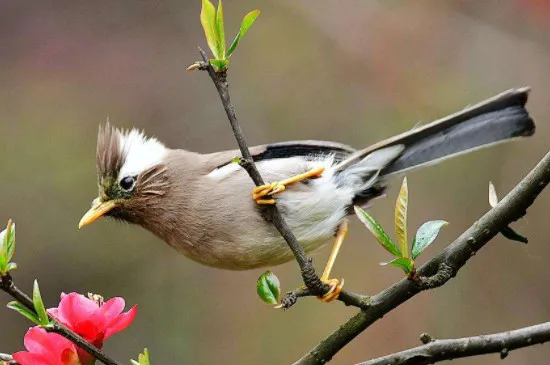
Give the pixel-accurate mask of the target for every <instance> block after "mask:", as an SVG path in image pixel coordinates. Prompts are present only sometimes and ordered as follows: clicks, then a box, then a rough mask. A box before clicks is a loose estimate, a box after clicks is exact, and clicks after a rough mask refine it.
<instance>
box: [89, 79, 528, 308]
mask: <svg viewBox="0 0 550 365" xmlns="http://www.w3.org/2000/svg"><path fill="white" fill-rule="evenodd" d="M529 92H530V89H529V88H528V87H521V88H515V89H510V90H507V91H505V92H503V93H500V94H498V95H496V96H494V97H492V98H489V99H487V100H485V101H483V102H480V103H478V104H475V105H472V106H468V107H466V108H464V109H462V110H460V111H458V112H456V113H454V114H451V115H449V116H447V117H444V118H442V119H439V120H436V121H434V122H432V123H429V124H426V125H421V126H415V128H413V129H411V130H408V131H406V132H404V133H402V134H399V135H396V136H393V137H391V138H388V139H385V140H383V141H381V142H378V143H375V144H373V145H370V146H369V147H366V148H363V149H354V148H352V147H350V146H348V145H346V144H342V143H338V142H330V141H315V140H306V141H288V142H279V143H271V144H266V145H259V146H254V147H251V148H250V153H251V155H252V157H253V160H254V161H255V164H256V166H257V168H258V171H259V172H260V174H261V175H262V177H263V178H264V180H265V181H268V182H270V183H267V184H265V185H264V186H260V187H255V186H254V184H253V182H252V180H251V179H250V178H249V176H248V174H247V172H246V171H245V170H244V169H243V168H242V167H241V166H240V165H239V164H238V163H235V158H239V157H240V156H241V154H240V152H239V150H230V151H222V152H214V153H207V154H201V153H196V152H191V151H188V150H184V149H170V148H168V147H166V146H165V145H164V144H163V143H162V142H160V141H159V140H158V139H156V138H154V137H148V136H146V135H145V134H144V133H143V132H142V131H139V130H137V129H131V130H124V129H119V128H116V127H115V126H113V125H111V124H110V123H109V121H107V122H106V123H105V124H104V125H100V127H99V133H98V139H97V151H96V163H97V184H98V197H97V198H95V199H94V200H93V202H92V207H91V208H90V210H89V211H88V212H87V213H86V214H85V215H84V216H83V217H82V219H81V220H80V223H79V228H81V227H83V226H86V225H88V224H90V223H92V222H94V221H96V220H97V219H98V218H100V217H103V216H107V217H112V218H115V219H117V220H122V221H125V222H128V223H132V224H137V225H140V226H142V227H143V228H145V229H147V230H149V231H150V232H152V233H153V234H154V235H156V236H158V237H159V238H160V239H161V240H163V241H165V242H166V243H167V244H168V245H170V246H171V247H173V248H174V249H176V250H177V251H178V252H180V253H182V254H183V255H185V256H187V257H188V258H190V259H192V260H194V261H196V262H199V263H201V264H203V265H207V266H211V267H214V268H220V269H228V270H251V269H256V268H261V267H271V266H276V265H279V264H282V263H285V262H288V261H290V260H292V259H293V257H294V256H293V254H292V252H291V250H290V249H289V246H288V245H287V243H286V241H285V240H284V239H283V237H282V236H281V235H280V234H279V232H278V231H277V230H276V229H275V228H274V227H273V226H272V224H271V223H269V222H268V221H267V220H266V219H265V215H264V214H263V211H264V210H265V206H264V205H266V204H268V205H270V204H275V205H276V206H277V208H278V210H279V212H280V213H281V215H282V217H283V218H284V219H285V221H286V222H287V224H288V226H289V228H290V229H291V231H292V232H293V233H294V235H295V236H296V238H297V240H298V242H299V243H300V244H301V245H302V247H303V248H304V250H305V251H306V252H308V253H310V252H312V251H315V250H317V249H319V248H320V247H322V246H324V245H325V244H326V243H328V242H330V241H331V240H334V242H335V243H334V245H333V250H332V252H331V255H330V259H329V262H328V263H327V265H326V267H325V270H324V272H323V275H322V276H321V280H323V281H324V282H325V283H327V284H329V285H330V288H331V290H329V293H327V294H325V296H323V297H321V298H320V299H321V300H323V301H331V300H334V299H336V298H337V297H338V294H339V292H340V291H341V287H342V285H343V279H334V278H330V272H331V269H332V266H333V265H334V260H335V259H336V254H337V253H338V251H339V249H340V247H341V245H342V242H343V240H344V237H345V235H346V232H347V225H348V217H349V216H351V215H352V214H353V212H354V209H353V208H354V206H367V205H369V202H371V201H372V200H373V199H375V198H377V197H380V196H383V195H384V191H385V189H386V187H387V186H388V184H389V183H390V182H391V180H392V179H393V178H395V177H396V176H402V175H403V174H405V173H408V172H409V171H412V170H415V169H418V168H421V167H426V166H429V165H433V164H435V163H439V162H442V161H445V160H446V159H448V158H451V157H455V156H458V155H461V154H464V153H468V152H472V151H474V150H477V149H480V148H482V147H488V146H492V145H495V144H498V143H501V142H506V141H510V140H515V139H519V138H521V137H527V136H531V135H533V134H534V132H535V124H534V121H533V119H532V118H531V117H530V115H529V113H528V111H527V109H526V107H525V105H526V103H527V99H528V95H529ZM335 237H336V238H335Z"/></svg>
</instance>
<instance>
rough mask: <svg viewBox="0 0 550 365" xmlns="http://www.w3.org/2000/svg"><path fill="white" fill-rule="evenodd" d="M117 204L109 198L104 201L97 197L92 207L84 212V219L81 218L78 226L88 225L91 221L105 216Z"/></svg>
mask: <svg viewBox="0 0 550 365" xmlns="http://www.w3.org/2000/svg"><path fill="white" fill-rule="evenodd" d="M116 206H117V204H116V203H115V202H114V201H112V200H108V201H106V202H102V201H100V200H99V198H98V199H95V200H94V202H93V205H92V207H91V208H90V210H89V211H87V212H86V214H84V216H83V217H82V219H81V220H80V223H78V228H79V229H80V228H82V227H84V226H87V225H88V224H90V223H93V222H95V221H96V220H98V219H99V218H101V217H103V215H104V214H105V213H107V212H108V211H110V210H111V209H113V208H114V207H116Z"/></svg>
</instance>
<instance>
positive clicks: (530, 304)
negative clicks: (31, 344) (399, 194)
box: [0, 0, 550, 364]
mask: <svg viewBox="0 0 550 365" xmlns="http://www.w3.org/2000/svg"><path fill="white" fill-rule="evenodd" d="M224 8H225V14H226V26H227V27H228V33H231V34H234V32H236V31H237V28H238V24H239V23H240V19H241V17H242V15H243V14H244V13H245V12H246V11H249V10H252V9H254V8H260V9H261V10H262V14H261V16H260V17H259V19H258V20H257V22H256V23H255V24H254V26H253V27H252V28H251V31H250V32H249V33H248V34H247V35H246V37H245V38H244V41H243V42H242V43H241V45H240V46H239V48H238V49H237V52H236V53H235V55H234V57H233V58H232V63H231V69H230V81H231V91H232V97H233V101H234V103H235V105H236V108H237V112H238V116H239V117H240V120H241V123H242V127H243V128H244V131H245V133H246V136H247V138H248V140H249V142H250V144H261V143H266V142H272V141H280V140H292V139H328V140H336V141H341V142H344V143H347V144H350V145H353V146H356V147H362V146H365V145H367V144H370V143H373V142H376V141H377V140H380V139H383V138H385V137H388V136H390V135H392V134H395V133H399V132H402V131H405V130H408V129H410V128H412V127H413V126H414V125H415V124H417V123H419V122H429V121H431V120H433V119H436V118H438V117H442V116H444V115H446V114H449V113H452V112H455V111H457V110H459V109H461V108H462V107H464V106H465V105H467V104H470V103H474V102H477V101H480V100H482V99H484V98H486V97H489V96H492V95H494V94H497V93H499V92H501V91H503V90H506V89H508V88H510V87H515V86H524V85H529V86H531V87H532V89H533V90H532V94H531V98H530V101H529V104H528V105H529V109H530V111H531V113H532V116H533V117H534V118H535V120H536V121H537V123H538V130H537V134H536V135H535V136H534V137H533V138H532V139H530V140H528V141H523V142H516V143H512V144H509V145H502V146H498V147H495V148H492V149H490V150H485V151H480V152H477V153H475V154H473V155H469V156H465V157H461V158H458V159H455V160H453V161H449V162H447V163H446V164H443V165H441V166H437V167H433V168H430V169H428V170H424V171H422V172H416V173H412V174H410V175H409V189H410V218H409V220H410V223H409V224H410V228H409V229H410V230H411V231H414V229H416V227H418V226H419V225H420V224H421V223H422V222H424V221H426V220H430V219H445V220H448V221H450V223H451V224H450V226H449V227H447V228H445V229H444V231H443V233H442V234H441V236H440V238H439V239H438V240H437V241H436V242H435V243H434V244H433V246H432V247H430V249H429V250H428V251H427V252H426V253H425V254H424V256H423V257H421V258H420V262H424V261H425V260H426V259H427V258H429V257H430V256H431V255H433V254H434V253H435V252H437V251H439V250H441V249H442V248H443V247H444V246H445V244H447V243H449V242H451V241H452V240H453V239H454V238H456V237H457V236H458V235H459V233H461V232H462V231H463V230H465V229H466V228H467V227H468V226H469V225H470V224H471V223H473V222H474V221H475V220H476V219H477V218H478V217H479V216H480V215H481V214H483V213H484V212H485V211H487V209H488V203H487V184H488V182H489V181H493V182H494V183H495V186H496V187H497V190H498V191H499V192H500V194H501V195H504V194H505V193H506V192H507V191H508V190H509V189H511V188H512V187H513V186H514V185H515V184H516V183H517V182H518V181H519V180H520V179H521V178H522V177H523V176H524V174H525V173H527V172H528V171H529V169H530V168H531V167H532V166H533V165H534V164H535V163H536V162H537V161H538V160H539V159H540V158H541V157H542V156H543V155H544V154H545V153H546V151H547V150H548V148H549V146H550V142H549V141H550V139H549V136H550V126H549V123H548V115H550V93H549V92H548V87H549V86H548V85H550V71H549V70H550V37H549V35H550V3H549V2H548V1H544V0H539V1H535V0H508V1H499V0H485V1H474V0H471V1H437V0H431V1H424V0H422V1H414V2H413V1H382V0H378V1H375V0H371V1H362V0H353V1H352V0H347V1H332V0H316V1H314V0H300V1H295V0H280V1H270V2H265V1H259V0H255V1H244V0H243V1H236V0H227V1H226V2H225V7H224ZM199 12H200V1H198V0H196V1H173V0H171V1H170V0H165V1H144V0H142V1H107V0H96V1H82V0H80V1H74V0H70V1H69V0H52V1H42V2H39V1H25V0H18V1H2V2H0V146H1V149H0V156H1V161H2V163H1V167H0V208H1V209H0V222H6V221H7V220H8V218H10V217H11V218H13V219H14V220H15V221H16V222H17V240H18V249H17V253H16V260H15V261H16V262H17V263H18V264H19V267H20V269H19V270H18V271H17V272H16V273H15V279H16V281H17V283H18V284H19V285H20V286H21V287H22V288H23V289H25V290H27V291H30V289H31V283H32V280H33V279H34V278H39V280H40V285H41V288H42V293H43V295H44V298H45V301H46V304H47V305H48V306H54V305H56V304H57V302H58V296H59V293H61V292H63V291H64V292H71V291H78V292H83V293H85V292H88V291H90V292H94V293H101V294H103V295H104V296H105V297H112V296H123V297H124V298H126V300H127V302H128V303H129V304H138V305H139V311H138V317H137V319H136V321H135V322H134V324H133V325H132V326H131V327H130V329H128V330H127V331H126V332H124V333H123V334H119V335H117V336H116V337H114V338H112V339H111V340H109V341H108V342H107V344H106V347H105V349H106V351H107V352H108V353H109V354H111V355H112V356H114V357H116V358H117V359H119V360H120V361H122V362H126V361H127V359H129V358H135V357H136V356H137V353H138V352H139V351H141V350H142V349H143V348H144V347H148V348H149V349H150V352H151V355H152V360H153V362H154V364H214V363H232V364H257V363H261V364H288V363H291V362H292V361H294V360H296V359H297V358H299V357H300V356H301V355H302V354H303V353H305V352H306V351H308V350H309V349H310V348H311V347H312V346H314V345H315V344H316V343H317V342H318V341H319V340H320V339H322V338H324V337H325V336H327V335H328V334H329V333H330V332H331V331H333V330H334V329H336V328H337V327H338V326H339V325H340V324H341V323H343V321H345V320H346V319H348V318H349V317H350V316H351V315H352V314H353V313H354V312H355V310H354V309H352V308H346V307H344V306H343V305H342V304H341V303H332V304H330V305H325V304H320V303H318V302H317V301H315V300H313V299H308V300H302V301H300V303H299V304H298V305H296V306H295V307H294V308H292V310H290V311H288V312H286V313H283V312H278V311H274V310H272V309H271V308H270V307H269V306H266V305H264V304H262V303H261V302H260V300H259V299H258V298H257V297H256V293H255V284H256V278H257V277H258V276H259V275H260V274H261V272H262V271H261V270H256V271H251V272H227V271H220V270H215V269H210V268H205V267H202V266H199V265H198V264H196V263H194V262H191V261H190V260H188V259H186V258H185V257H183V256H180V255H178V254H176V252H175V251H173V250H172V249H171V248H169V247H168V246H167V245H165V244H163V243H162V242H161V241H160V240H159V239H157V238H156V237H154V236H153V235H151V234H150V233H148V232H146V231H145V230H143V229H141V228H139V227H132V226H128V225H125V224H119V223H115V222H111V221H107V220H102V221H100V222H97V223H96V224H94V225H92V226H90V227H87V228H86V229H83V230H81V231H79V230H78V229H77V223H78V221H79V219H80V217H81V215H82V214H83V213H84V212H85V211H86V210H87V208H88V207H89V204H90V202H91V199H93V198H94V197H95V196H96V195H95V194H96V181H95V177H96V173H95V143H96V133H97V128H98V124H100V123H103V122H104V121H105V120H106V118H107V117H109V118H110V120H111V122H112V123H114V124H115V125H118V126H122V127H132V126H136V127H139V128H144V129H145V130H146V131H147V133H149V134H151V135H155V136H157V137H158V138H160V139H161V140H162V141H164V142H165V143H166V144H167V145H168V146H170V147H174V148H176V147H179V148H186V149H190V150H194V151H199V152H211V151H218V150H224V149H230V148H234V147H235V142H234V140H233V136H232V134H231V132H230V128H229V126H228V123H227V120H226V118H225V115H224V113H223V109H222V106H221V104H220V102H219V99H218V95H217V94H216V92H215V90H214V87H213V85H212V84H211V82H210V80H209V78H208V77H207V76H206V75H205V74H202V73H200V72H195V73H187V72H185V68H186V66H187V65H189V64H191V63H192V62H193V61H195V60H197V59H198V54H197V48H196V47H197V45H201V46H205V41H204V37H203V34H202V29H201V26H200V23H199ZM398 185H399V182H396V183H395V184H394V187H393V188H392V189H391V190H390V191H389V194H388V195H389V198H388V199H385V200H379V201H377V202H376V205H375V206H374V207H373V208H372V210H371V212H372V214H373V215H374V216H375V217H377V218H378V219H379V220H380V221H381V222H382V224H383V225H384V226H386V227H388V229H391V225H392V208H393V201H394V199H395V196H396V190H397V186H398ZM549 205H550V193H549V192H545V193H543V195H542V196H541V197H540V198H539V199H538V200H537V201H536V203H535V204H534V206H533V207H532V208H531V209H530V210H529V212H528V214H527V217H526V218H525V219H523V220H521V222H519V223H516V224H515V228H516V229H517V230H518V231H519V232H521V233H524V234H525V235H527V236H528V237H529V239H530V243H529V244H528V245H527V246H525V245H522V244H520V243H515V242H511V241H507V240H506V239H504V238H502V237H500V236H499V237H497V238H496V239H494V240H493V241H492V242H491V244H489V245H488V246H487V247H486V248H484V249H483V250H482V251H481V252H480V253H479V254H478V255H476V257H475V258H473V259H472V260H471V261H470V262H469V263H468V265H467V266H466V267H465V268H464V269H463V270H461V271H460V273H459V275H458V276H457V278H455V279H454V280H453V281H452V282H450V283H449V284H448V285H446V286H445V287H443V288H441V289H438V290H435V291H432V292H427V293H423V294H421V295H419V296H417V297H415V298H414V299H413V300H411V301H410V302H408V303H406V304H405V305H403V306H401V307H399V308H398V309H397V310H395V311H394V312H392V313H391V315H388V316H386V317H385V318H383V319H382V320H380V321H379V322H377V323H376V324H375V325H373V326H372V327H371V328H370V329H369V330H368V331H366V332H365V333H363V334H362V335H361V336H359V337H358V338H357V339H356V340H355V341H353V342H352V343H351V344H350V345H348V346H347V347H346V348H345V349H344V350H343V351H342V352H341V353H339V354H338V355H337V356H336V357H335V359H334V360H333V363H334V364H351V363H356V362H359V361H362V360H367V359H369V358H373V357H376V356H381V355H384V354H387V353H390V352H393V351H397V350H401V349H405V348H407V347H411V346H415V345H418V344H419V340H418V336H419V334H420V333H422V332H428V333H430V334H431V335H432V336H434V337H436V338H448V337H451V338H452V337H459V336H469V335H476V334H480V333H490V332H496V331H504V330H507V329H513V328H516V327H521V326H526V325H531V324H535V323H538V322H541V321H547V320H548V319H549V318H550V289H549V286H548V277H549V275H550V267H549V259H550V244H549V243H550V233H549V229H548V206H549ZM220 214H231V212H220ZM328 252H329V249H328V247H327V248H325V249H324V250H321V251H320V252H319V253H317V254H316V255H315V261H316V263H317V266H318V267H319V270H321V267H322V265H323V263H324V261H325V259H326V257H327V256H328ZM387 259H388V255H387V254H386V252H385V251H384V250H382V249H381V248H380V247H379V246H378V245H377V244H376V243H375V242H374V240H373V237H372V236H371V235H370V234H369V233H368V232H367V231H366V230H365V229H364V228H363V227H362V226H361V225H360V224H359V223H358V222H357V221H355V220H354V221H353V224H352V229H351V233H350V235H349V239H348V240H347V242H346V244H345V246H344V248H343V252H342V254H341V257H340V258H339V260H338V261H337V264H336V267H335V275H338V276H343V277H345V278H346V287H347V288H348V289H350V290H354V291H358V292H362V293H369V294H374V293H376V292H378V291H380V290H382V289H384V288H386V287H387V286H388V285H390V284H392V283H393V282H395V281H396V280H398V279H400V277H401V273H400V271H399V270H398V269H393V268H388V267H381V266H379V265H378V263H379V262H381V261H384V260H387ZM273 270H274V271H275V272H276V274H277V275H278V276H279V277H280V279H281V281H282V283H283V286H284V289H287V290H288V289H291V288H294V287H296V286H298V285H300V284H301V282H300V277H299V275H298V270H297V265H296V264H295V263H293V262H292V263H288V264H285V265H282V266H280V267H275V268H273ZM0 299H1V301H2V303H6V302H8V301H9V300H11V298H9V297H8V296H7V295H5V294H3V293H0ZM28 327H29V323H28V322H27V321H26V320H25V319H23V318H22V317H21V316H19V315H17V314H16V313H14V312H11V311H8V310H7V309H6V310H1V311H0V351H1V352H13V351H17V350H20V349H22V340H23V334H24V333H25V331H26V329H27V328H28ZM548 356H550V346H548V345H543V346H540V345H539V346H536V347H533V348H530V349H525V350H519V351H515V352H512V353H511V355H510V356H509V358H508V360H507V361H508V363H510V364H547V363H548V359H547V358H548ZM455 363H457V364H497V363H498V364H500V359H499V357H498V356H497V355H493V356H486V357H481V358H475V359H467V360H458V361H455Z"/></svg>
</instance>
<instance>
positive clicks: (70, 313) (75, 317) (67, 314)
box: [56, 293, 99, 331]
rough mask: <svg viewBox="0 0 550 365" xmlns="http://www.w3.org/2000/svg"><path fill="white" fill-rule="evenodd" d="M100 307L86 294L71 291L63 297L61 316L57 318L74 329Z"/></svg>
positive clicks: (60, 304) (59, 310) (59, 308)
mask: <svg viewBox="0 0 550 365" xmlns="http://www.w3.org/2000/svg"><path fill="white" fill-rule="evenodd" d="M98 309H99V306H98V305H97V303H96V302H94V301H93V300H91V299H88V298H86V297H85V296H84V295H81V294H78V293H69V294H66V295H65V296H63V297H62V298H61V302H60V303H59V307H58V316H59V317H58V318H56V319H58V320H59V321H60V322H63V323H64V324H65V325H66V326H67V327H69V328H70V329H72V330H73V331H74V330H76V328H75V326H76V324H77V323H78V322H80V321H83V320H86V319H88V318H89V317H90V316H92V315H93V314H94V313H95V312H97V311H98Z"/></svg>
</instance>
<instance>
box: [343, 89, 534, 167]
mask: <svg viewBox="0 0 550 365" xmlns="http://www.w3.org/2000/svg"><path fill="white" fill-rule="evenodd" d="M528 95H529V88H526V87H525V88H518V89H511V90H508V91H506V92H504V93H502V94H499V95H497V96H495V97H493V98H491V99H488V100H486V101H484V102H481V103H479V104H476V105H474V106H470V107H467V108H466V109H464V110H462V111H460V112H458V113H455V114H452V115H450V116H448V117H445V118H443V119H440V120H436V121H435V122H432V123H430V124H427V125H424V126H421V127H419V128H415V129H413V130H411V131H408V132H406V133H402V134H400V135H397V136H395V137H392V138H389V139H387V140H384V141H382V142H379V143H377V144H374V145H372V146H370V147H367V148H365V149H363V150H360V151H357V152H355V153H353V154H352V155H351V156H350V157H349V158H347V159H346V160H345V161H343V162H342V163H341V164H340V165H339V166H338V167H337V170H338V171H343V170H345V169H347V168H349V167H350V166H352V165H354V164H356V163H358V162H359V161H361V160H363V159H364V158H365V157H366V156H368V155H369V154H371V153H372V152H374V151H377V150H380V149H384V148H387V147H390V146H394V145H403V146H404V150H403V153H401V155H400V156H399V157H397V158H396V159H395V160H394V161H393V162H391V163H390V164H389V165H388V166H387V167H386V168H384V169H383V170H382V171H381V174H380V175H382V176H383V175H388V174H392V173H396V172H403V171H405V170H409V169H412V168H417V167H421V166H424V165H427V164H431V163H436V162H439V161H441V160H443V159H446V158H450V157H453V156H456V155H459V154H463V153H467V152H470V151H473V150H476V149H479V148H482V147H487V146H490V145H493V144H496V143H500V142H505V141H508V140H511V139H515V138H518V137H525V136H531V135H532V134H533V133H534V132H535V123H534V122H533V120H532V119H531V117H530V116H529V113H528V112H527V110H526V109H525V104H526V102H527V98H528Z"/></svg>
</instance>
